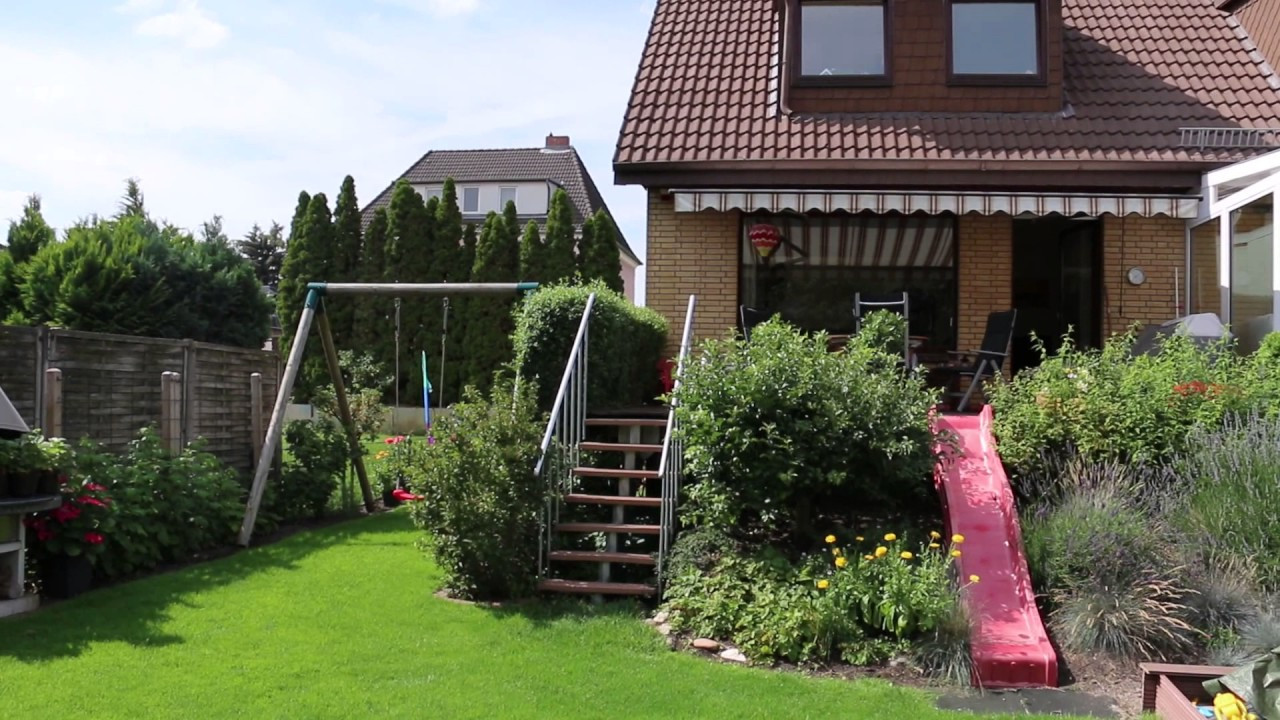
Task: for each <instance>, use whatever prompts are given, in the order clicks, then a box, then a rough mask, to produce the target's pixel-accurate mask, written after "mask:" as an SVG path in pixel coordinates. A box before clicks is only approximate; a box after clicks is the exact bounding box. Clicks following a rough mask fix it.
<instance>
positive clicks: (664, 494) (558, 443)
mask: <svg viewBox="0 0 1280 720" xmlns="http://www.w3.org/2000/svg"><path fill="white" fill-rule="evenodd" d="M594 305H595V296H594V295H592V296H590V297H589V298H588V299H587V305H586V308H585V310H584V311H583V315H582V321H581V323H580V325H579V327H578V333H577V336H576V337H575V340H574V345H573V349H572V350H571V351H570V353H569V360H568V362H567V363H566V367H565V373H564V376H563V377H562V378H561V382H560V388H559V391H558V392H557V394H556V401H555V404H554V405H553V406H552V412H551V419H550V421H549V422H548V423H547V430H546V433H545V434H544V435H543V441H542V456H541V458H540V459H539V461H538V465H537V473H538V474H539V476H541V477H543V478H544V479H545V481H546V482H547V485H548V488H547V489H548V492H547V498H548V499H547V506H546V512H545V515H544V518H543V534H542V545H541V551H540V558H539V574H540V577H541V580H540V582H539V583H538V589H539V590H542V591H544V592H555V593H569V594H580V595H592V596H596V597H603V596H605V595H629V596H654V595H656V594H658V592H659V584H658V582H659V577H661V568H662V565H663V563H664V562H665V560H666V555H667V552H668V549H669V547H670V543H671V541H672V539H673V538H674V535H675V529H676V518H675V513H676V498H677V496H678V494H679V481H680V471H681V468H682V462H681V458H680V446H679V442H678V439H677V438H676V437H675V431H676V417H675V408H674V407H668V408H654V409H646V410H645V411H638V412H630V413H625V414H623V415H617V416H612V417H610V416H588V412H587V407H588V404H587V400H588V398H587V352H588V347H589V338H590V333H589V327H590V320H591V312H592V309H593V308H594ZM695 305H696V298H695V297H693V296H690V297H689V305H688V309H687V311H686V314H685V326H684V327H685V330H684V336H683V339H682V342H681V346H680V358H679V363H678V366H677V371H676V385H677V386H679V382H680V381H679V378H680V374H681V372H682V371H683V368H684V363H685V359H686V358H687V356H688V353H689V344H690V338H691V330H692V323H693V313H694V307H695ZM655 411H656V412H655Z"/></svg>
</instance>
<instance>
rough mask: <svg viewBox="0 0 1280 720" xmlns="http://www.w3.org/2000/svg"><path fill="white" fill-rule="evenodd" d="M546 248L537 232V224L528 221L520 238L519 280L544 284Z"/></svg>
mask: <svg viewBox="0 0 1280 720" xmlns="http://www.w3.org/2000/svg"><path fill="white" fill-rule="evenodd" d="M546 254H547V248H546V246H545V245H543V243H542V235H541V233H539V232H538V223H536V222H534V221H532V220H530V221H529V223H528V224H527V225H525V226H524V235H522V236H521V237H520V279H521V280H525V281H532V282H546V280H545V276H546V269H545V267H544V263H545V262H546V259H547V258H546Z"/></svg>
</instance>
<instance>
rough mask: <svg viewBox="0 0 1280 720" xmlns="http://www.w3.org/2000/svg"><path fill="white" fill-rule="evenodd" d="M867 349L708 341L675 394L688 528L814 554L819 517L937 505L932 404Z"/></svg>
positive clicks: (791, 333)
mask: <svg viewBox="0 0 1280 720" xmlns="http://www.w3.org/2000/svg"><path fill="white" fill-rule="evenodd" d="M869 343H870V344H869ZM874 343H875V340H874V339H873V338H872V339H866V338H863V337H862V336H858V337H855V338H854V339H853V340H852V341H851V342H850V343H849V345H848V346H847V347H846V349H845V350H844V351H843V352H841V353H830V352H828V351H827V342H826V338H825V337H823V336H821V335H819V336H816V337H809V336H806V335H804V334H803V333H801V332H800V331H799V330H796V329H795V328H792V327H790V326H788V325H786V324H784V323H781V322H778V321H769V322H766V323H763V324H761V325H759V326H757V327H756V328H755V329H754V330H753V332H752V336H751V342H749V343H748V342H745V341H742V340H735V339H728V340H712V341H709V342H707V343H705V344H704V345H703V346H702V347H701V349H700V352H699V354H698V358H697V361H696V362H692V363H689V365H688V366H687V368H686V374H685V377H684V381H683V383H682V384H681V386H680V389H679V390H678V391H677V395H678V400H679V406H678V410H677V412H678V413H679V418H680V423H681V428H682V430H681V431H682V433H683V434H684V440H685V449H686V456H687V465H686V471H687V473H688V474H689V476H690V477H691V479H692V482H691V483H690V485H689V486H688V497H687V503H686V505H685V507H684V508H683V513H684V517H685V519H686V520H687V521H688V522H690V523H692V524H694V525H707V526H711V527H716V528H720V529H723V530H724V531H726V532H728V533H730V534H731V535H733V536H735V537H738V538H741V539H750V540H753V541H756V542H759V541H763V540H767V539H769V538H785V539H786V540H785V542H792V543H795V544H797V545H798V546H799V547H806V546H810V547H811V546H812V545H813V543H814V541H815V540H816V539H817V538H819V537H821V533H820V532H819V531H818V530H817V528H818V527H823V526H829V525H828V523H829V522H830V524H836V523H835V522H834V521H829V520H827V519H824V518H822V517H820V516H821V515H840V514H842V513H850V512H852V511H854V510H855V509H856V510H857V511H859V512H869V511H874V510H875V509H881V510H884V509H894V508H904V507H908V508H909V507H911V506H913V505H915V504H917V503H919V502H920V501H922V500H923V501H929V500H931V499H933V498H934V490H933V486H932V484H931V483H930V482H929V478H930V473H931V470H932V467H933V463H934V455H933V450H932V445H933V442H934V439H933V436H932V433H931V432H930V427H929V413H930V411H931V409H932V408H933V407H934V405H935V404H936V399H937V395H936V393H935V391H933V390H930V389H929V388H926V387H925V386H924V384H923V383H922V382H921V381H920V379H919V378H918V377H916V376H911V375H906V374H904V373H903V372H902V371H901V370H900V369H899V368H898V366H897V363H898V361H899V358H897V357H895V356H892V355H889V354H886V353H884V352H882V351H880V350H878V349H876V348H875V347H872V346H871V345H872V344H874Z"/></svg>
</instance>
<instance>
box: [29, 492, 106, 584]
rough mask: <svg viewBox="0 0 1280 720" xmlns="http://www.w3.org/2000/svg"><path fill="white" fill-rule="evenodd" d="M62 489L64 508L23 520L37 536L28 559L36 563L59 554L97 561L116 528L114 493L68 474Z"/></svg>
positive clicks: (32, 543) (33, 538) (31, 544)
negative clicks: (112, 497)
mask: <svg viewBox="0 0 1280 720" xmlns="http://www.w3.org/2000/svg"><path fill="white" fill-rule="evenodd" d="M60 490H61V494H62V505H61V506H60V507H57V508H55V509H53V510H49V511H46V512H42V513H37V514H35V515H32V516H30V517H27V518H24V519H23V523H24V524H25V525H26V526H27V528H28V529H29V530H30V532H31V534H32V535H33V537H32V538H31V539H30V540H29V541H28V543H27V554H28V558H29V559H30V561H31V562H32V563H34V564H35V565H36V566H40V565H42V564H44V562H45V560H46V559H47V558H50V557H53V556H57V555H66V556H68V557H76V556H78V555H83V556H85V557H87V558H89V559H90V560H91V561H97V559H98V557H99V556H100V555H102V553H103V551H104V550H105V549H106V547H105V545H104V543H105V541H106V538H107V537H110V536H111V535H112V533H113V532H114V530H115V524H116V505H115V503H114V502H113V501H112V499H111V495H110V493H109V492H108V491H107V488H106V487H104V486H102V485H99V484H97V483H95V482H88V481H85V480H84V479H83V478H81V477H79V476H78V475H77V476H74V477H72V476H65V477H64V478H63V482H62V483H61V486H60Z"/></svg>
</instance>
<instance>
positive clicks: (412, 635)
mask: <svg viewBox="0 0 1280 720" xmlns="http://www.w3.org/2000/svg"><path fill="white" fill-rule="evenodd" d="M416 536H417V534H416V532H415V531H414V529H413V528H412V526H411V524H410V522H409V519H408V517H407V516H406V514H405V513H404V512H397V513H389V514H385V515H380V516H376V517H373V518H367V519H362V520H356V521H351V522H347V523H343V524H341V525H336V526H331V527H329V528H326V529H322V530H316V531H312V532H307V533H302V534H299V535H295V536H293V537H291V538H289V539H287V540H285V541H283V542H280V543H278V544H276V545H272V546H268V547H263V548H258V549H254V550H251V551H249V552H245V553H239V554H237V555H234V556H231V557H228V558H224V559H222V560H218V561H214V562H210V563H206V564H203V565H198V566H193V567H191V568H188V569H186V570H182V571H179V572H174V573H169V574H165V575H158V576H153V577H150V578H147V579H143V580H139V581H136V582H133V583H128V584H124V585H118V586H115V587H111V588H106V589H102V590H97V591H94V592H91V593H88V594H86V595H84V596H81V597H80V598H77V599H75V600H72V601H68V602H64V603H60V604H57V605H52V606H49V607H46V608H44V609H43V610H41V611H40V612H38V613H35V614H33V615H30V616H26V617H21V618H12V619H8V620H0V678H4V682H3V685H4V713H3V714H4V715H5V716H7V717H28V716H29V717H43V716H48V715H52V714H55V713H56V715H57V716H58V717H60V718H81V717H93V718H131V719H137V718H149V717H187V716H199V717H208V718H222V717H254V718H289V717H305V718H330V717H332V718H356V717H449V718H464V717H502V718H535V717H536V718H543V717H575V718H589V717H601V718H604V717H664V718H665V717H673V716H675V717H715V718H721V717H732V718H747V717H791V718H799V717H814V718H819V717H820V718H831V717H843V718H853V719H854V720H857V719H858V718H867V719H868V720H869V719H871V718H886V717H895V718H903V717H910V718H917V719H920V720H930V719H933V718H954V717H960V716H959V715H957V714H955V713H947V712H943V711H940V710H936V709H934V708H933V707H932V703H931V697H930V696H929V695H928V694H926V693H924V692H921V691H917V690H912V689H907V688H899V687H894V686H891V685H889V684H887V683H884V682H880V681H857V682H849V681H842V680H834V679H813V678H807V677H804V676H800V675H796V674H784V673H775V672H770V671H765V670H759V669H751V668H743V667H736V666H729V665H723V664H717V663H712V662H707V661H705V660H702V659H699V658H695V657H692V656H690V655H686V654H681V653H673V652H670V651H668V650H667V649H666V647H665V645H664V644H663V642H662V641H661V639H660V638H659V637H658V636H657V635H656V634H655V633H654V632H653V631H652V630H650V629H649V628H647V627H646V626H645V625H644V624H642V623H641V622H640V621H639V610H638V609H636V608H634V607H630V606H625V605H608V606H605V607H603V608H594V607H591V606H589V605H583V604H577V603H573V604H560V605H548V604H533V605H529V606H526V607H522V608H516V609H501V610H495V609H486V608H478V607H473V606H467V605H461V604H456V603H451V602H448V601H445V600H441V599H439V598H436V597H434V596H433V595H432V592H433V590H434V589H435V587H436V585H437V583H438V582H439V573H438V572H437V571H436V569H435V568H434V567H433V566H432V564H431V563H430V561H429V560H428V559H427V558H426V557H425V556H424V555H423V554H421V553H420V552H419V551H417V550H416V549H415V548H414V546H413V541H414V539H415V538H416ZM1021 717H1027V716H1021Z"/></svg>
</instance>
